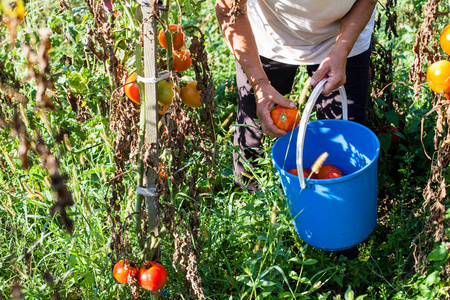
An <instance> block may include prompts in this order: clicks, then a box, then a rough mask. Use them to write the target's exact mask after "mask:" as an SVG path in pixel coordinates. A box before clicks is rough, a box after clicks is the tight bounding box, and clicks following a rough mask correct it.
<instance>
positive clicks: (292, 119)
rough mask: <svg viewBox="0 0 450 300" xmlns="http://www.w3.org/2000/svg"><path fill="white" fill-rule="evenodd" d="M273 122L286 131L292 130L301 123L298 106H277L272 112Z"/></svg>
mask: <svg viewBox="0 0 450 300" xmlns="http://www.w3.org/2000/svg"><path fill="white" fill-rule="evenodd" d="M270 115H271V117H272V120H273V123H274V124H275V126H277V127H278V128H280V129H282V130H284V131H291V130H292V129H294V128H295V127H296V126H297V125H298V124H299V123H300V116H299V114H298V110H297V108H290V107H284V106H281V105H277V106H275V107H274V108H273V109H272V111H271V112H270Z"/></svg>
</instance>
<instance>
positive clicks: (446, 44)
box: [439, 24, 450, 55]
mask: <svg viewBox="0 0 450 300" xmlns="http://www.w3.org/2000/svg"><path fill="white" fill-rule="evenodd" d="M439 43H440V45H441V48H442V50H444V52H445V53H447V54H448V55H450V24H449V25H447V26H445V28H444V29H443V30H442V31H441V36H440V38H439Z"/></svg>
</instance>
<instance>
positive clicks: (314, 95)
mask: <svg viewBox="0 0 450 300" xmlns="http://www.w3.org/2000/svg"><path fill="white" fill-rule="evenodd" d="M327 80H328V79H327V78H324V79H322V80H321V81H320V82H319V83H318V84H317V85H316V87H315V88H314V90H313V91H312V92H311V95H310V96H309V99H308V102H307V103H306V105H305V109H304V110H303V114H302V119H301V120H300V125H299V129H298V136H297V153H296V155H297V160H296V161H297V171H298V178H299V181H300V187H301V188H302V189H304V188H305V187H306V182H305V178H304V177H303V144H304V142H305V133H306V126H308V121H309V117H310V115H311V112H312V109H313V107H314V104H315V103H316V101H317V99H318V98H319V95H320V93H321V92H322V90H323V86H324V85H325V83H326V82H327ZM338 90H339V93H340V94H341V100H342V119H343V120H348V108H347V93H346V92H345V88H344V86H343V85H341V86H340V87H339V88H338Z"/></svg>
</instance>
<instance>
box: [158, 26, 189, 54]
mask: <svg viewBox="0 0 450 300" xmlns="http://www.w3.org/2000/svg"><path fill="white" fill-rule="evenodd" d="M169 29H170V32H171V34H172V48H173V50H178V49H181V48H182V47H183V46H184V43H185V41H186V34H185V33H184V31H183V30H182V29H181V28H180V26H178V25H176V24H170V25H169ZM158 40H159V44H160V45H161V46H162V47H163V48H164V49H167V40H166V34H165V33H164V29H161V30H160V31H159V35H158Z"/></svg>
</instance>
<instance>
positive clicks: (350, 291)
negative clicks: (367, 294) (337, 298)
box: [344, 285, 355, 300]
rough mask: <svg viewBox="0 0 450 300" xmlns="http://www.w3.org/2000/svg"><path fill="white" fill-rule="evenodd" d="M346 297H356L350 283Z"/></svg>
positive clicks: (350, 298)
mask: <svg viewBox="0 0 450 300" xmlns="http://www.w3.org/2000/svg"><path fill="white" fill-rule="evenodd" d="M344 297H345V300H354V299H355V292H354V291H353V290H352V287H351V286H350V285H349V286H348V288H347V291H346V292H345V295H344Z"/></svg>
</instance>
